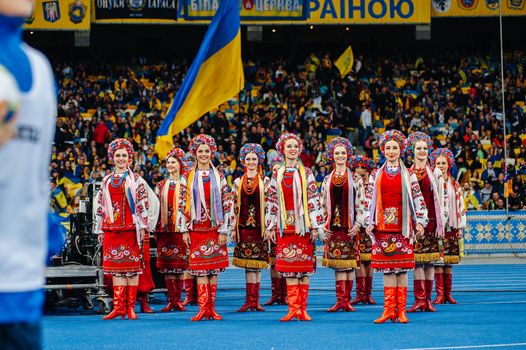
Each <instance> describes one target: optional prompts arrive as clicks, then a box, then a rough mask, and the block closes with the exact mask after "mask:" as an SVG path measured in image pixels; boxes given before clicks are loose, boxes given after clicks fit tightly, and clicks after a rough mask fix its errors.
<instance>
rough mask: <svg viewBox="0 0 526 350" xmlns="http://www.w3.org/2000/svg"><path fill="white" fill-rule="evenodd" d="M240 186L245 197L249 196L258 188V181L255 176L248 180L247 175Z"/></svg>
mask: <svg viewBox="0 0 526 350" xmlns="http://www.w3.org/2000/svg"><path fill="white" fill-rule="evenodd" d="M242 186H243V191H244V192H245V193H246V194H247V195H249V196H250V195H252V194H253V193H254V192H255V191H256V189H257V188H258V186H259V181H258V178H257V175H256V177H253V178H249V177H248V175H246V176H243V183H242Z"/></svg>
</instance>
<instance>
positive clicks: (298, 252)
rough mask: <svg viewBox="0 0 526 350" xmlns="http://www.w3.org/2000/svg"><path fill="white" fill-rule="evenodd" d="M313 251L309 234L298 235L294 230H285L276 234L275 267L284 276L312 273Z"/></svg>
mask: <svg viewBox="0 0 526 350" xmlns="http://www.w3.org/2000/svg"><path fill="white" fill-rule="evenodd" d="M314 253H315V250H314V244H313V243H312V240H311V239H310V235H308V234H305V236H299V235H297V234H295V232H294V231H288V230H285V231H284V232H283V236H280V235H279V234H278V237H277V244H276V264H275V269H276V271H278V272H281V273H284V274H285V276H286V277H293V276H291V275H290V274H291V273H292V274H294V273H297V274H310V273H314V263H315V257H314Z"/></svg>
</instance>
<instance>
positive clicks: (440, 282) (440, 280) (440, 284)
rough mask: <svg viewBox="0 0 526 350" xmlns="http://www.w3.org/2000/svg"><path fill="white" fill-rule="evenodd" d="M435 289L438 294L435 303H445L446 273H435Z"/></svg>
mask: <svg viewBox="0 0 526 350" xmlns="http://www.w3.org/2000/svg"><path fill="white" fill-rule="evenodd" d="M435 291H436V293H437V296H436V298H435V300H434V301H433V304H444V274H443V273H442V272H440V273H438V272H437V273H435Z"/></svg>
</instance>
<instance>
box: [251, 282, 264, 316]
mask: <svg viewBox="0 0 526 350" xmlns="http://www.w3.org/2000/svg"><path fill="white" fill-rule="evenodd" d="M260 286H261V283H260V282H256V283H254V286H253V287H252V288H253V289H252V311H259V312H261V311H265V309H264V308H263V306H261V304H260V303H259V288H260Z"/></svg>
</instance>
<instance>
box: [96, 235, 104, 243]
mask: <svg viewBox="0 0 526 350" xmlns="http://www.w3.org/2000/svg"><path fill="white" fill-rule="evenodd" d="M97 241H98V242H99V244H102V242H104V235H103V234H100V235H98V236H97Z"/></svg>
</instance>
